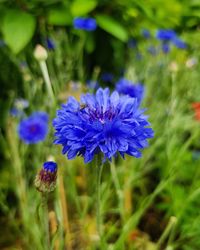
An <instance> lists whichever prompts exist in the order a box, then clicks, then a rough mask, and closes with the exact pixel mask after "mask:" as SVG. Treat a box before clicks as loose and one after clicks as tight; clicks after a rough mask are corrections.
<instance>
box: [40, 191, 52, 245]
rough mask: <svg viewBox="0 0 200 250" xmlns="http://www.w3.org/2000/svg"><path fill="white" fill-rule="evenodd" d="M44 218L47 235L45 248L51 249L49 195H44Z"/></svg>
mask: <svg viewBox="0 0 200 250" xmlns="http://www.w3.org/2000/svg"><path fill="white" fill-rule="evenodd" d="M42 209H43V213H42V217H43V221H44V234H45V246H46V249H47V250H49V249H50V235H49V211H48V195H47V194H45V193H42Z"/></svg>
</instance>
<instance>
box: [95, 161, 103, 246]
mask: <svg viewBox="0 0 200 250" xmlns="http://www.w3.org/2000/svg"><path fill="white" fill-rule="evenodd" d="M95 167H96V195H97V196H96V197H97V198H96V199H97V200H96V223H97V232H98V235H99V238H100V242H101V238H102V225H101V224H102V218H101V176H102V171H103V165H102V164H100V163H99V160H98V156H97V159H96V166H95Z"/></svg>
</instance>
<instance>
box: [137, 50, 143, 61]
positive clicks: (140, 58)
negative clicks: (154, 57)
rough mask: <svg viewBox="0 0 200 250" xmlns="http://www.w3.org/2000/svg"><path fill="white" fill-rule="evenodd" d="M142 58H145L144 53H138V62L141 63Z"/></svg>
mask: <svg viewBox="0 0 200 250" xmlns="http://www.w3.org/2000/svg"><path fill="white" fill-rule="evenodd" d="M142 58H143V55H142V53H140V52H137V53H136V59H137V60H138V61H141V60H142Z"/></svg>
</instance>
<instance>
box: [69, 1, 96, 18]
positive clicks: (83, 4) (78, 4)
mask: <svg viewBox="0 0 200 250" xmlns="http://www.w3.org/2000/svg"><path fill="white" fill-rule="evenodd" d="M96 6H97V1H96V0H87V1H86V0H75V1H73V3H72V5H71V13H72V15H73V16H82V15H86V14H88V13H89V12H90V11H92V10H93V9H95V8H96Z"/></svg>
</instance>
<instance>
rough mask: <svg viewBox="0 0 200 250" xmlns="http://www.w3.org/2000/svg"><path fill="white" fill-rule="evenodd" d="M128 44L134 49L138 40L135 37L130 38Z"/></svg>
mask: <svg viewBox="0 0 200 250" xmlns="http://www.w3.org/2000/svg"><path fill="white" fill-rule="evenodd" d="M127 45H128V48H130V49H134V48H136V47H137V41H136V40H135V38H130V39H129V40H128V44H127Z"/></svg>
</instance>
